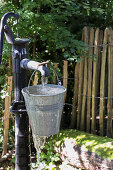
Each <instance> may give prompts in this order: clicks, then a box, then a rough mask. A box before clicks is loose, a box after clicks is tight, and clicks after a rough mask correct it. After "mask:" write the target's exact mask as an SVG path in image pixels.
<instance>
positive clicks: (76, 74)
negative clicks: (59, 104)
mask: <svg viewBox="0 0 113 170" xmlns="http://www.w3.org/2000/svg"><path fill="white" fill-rule="evenodd" d="M79 65H80V64H79V63H76V65H75V71H74V92H73V102H72V116H71V123H70V128H75V127H76V121H77V110H76V107H77V102H78V85H79Z"/></svg>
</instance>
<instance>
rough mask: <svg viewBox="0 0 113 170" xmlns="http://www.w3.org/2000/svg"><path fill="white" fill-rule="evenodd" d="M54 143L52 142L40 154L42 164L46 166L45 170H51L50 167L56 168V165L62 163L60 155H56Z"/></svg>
mask: <svg viewBox="0 0 113 170" xmlns="http://www.w3.org/2000/svg"><path fill="white" fill-rule="evenodd" d="M53 149H54V147H53V142H52V141H51V140H50V141H49V142H48V143H47V144H46V145H45V147H44V150H43V151H42V152H41V154H40V162H41V164H42V165H43V166H44V169H49V166H51V167H53V169H54V167H55V163H56V162H58V161H60V156H59V154H58V153H54V150H53Z"/></svg>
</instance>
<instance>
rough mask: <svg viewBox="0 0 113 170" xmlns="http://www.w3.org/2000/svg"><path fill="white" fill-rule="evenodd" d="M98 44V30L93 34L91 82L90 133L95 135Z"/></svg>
mask: <svg viewBox="0 0 113 170" xmlns="http://www.w3.org/2000/svg"><path fill="white" fill-rule="evenodd" d="M98 42H99V29H98V28H97V29H96V32H95V41H94V45H95V47H94V55H96V57H97V58H96V62H95V61H93V81H92V123H91V133H93V134H95V133H96V132H95V129H96V100H95V97H96V95H97V65H98Z"/></svg>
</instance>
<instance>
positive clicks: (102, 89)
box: [99, 29, 108, 136]
mask: <svg viewBox="0 0 113 170" xmlns="http://www.w3.org/2000/svg"><path fill="white" fill-rule="evenodd" d="M107 33H108V29H105V31H104V40H103V44H107V40H108V35H107ZM106 52H107V45H104V46H103V53H102V63H101V76H100V109H99V117H100V119H99V123H100V135H101V136H103V135H104V117H105V99H104V97H105V67H106Z"/></svg>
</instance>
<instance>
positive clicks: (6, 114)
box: [2, 76, 13, 155]
mask: <svg viewBox="0 0 113 170" xmlns="http://www.w3.org/2000/svg"><path fill="white" fill-rule="evenodd" d="M12 82H13V77H12V76H10V77H8V83H7V85H8V87H7V93H8V96H6V97H5V112H4V140H3V152H2V155H5V154H6V153H7V143H8V130H9V118H10V111H9V107H10V106H11V92H12Z"/></svg>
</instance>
